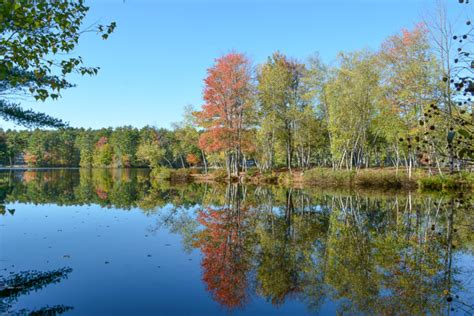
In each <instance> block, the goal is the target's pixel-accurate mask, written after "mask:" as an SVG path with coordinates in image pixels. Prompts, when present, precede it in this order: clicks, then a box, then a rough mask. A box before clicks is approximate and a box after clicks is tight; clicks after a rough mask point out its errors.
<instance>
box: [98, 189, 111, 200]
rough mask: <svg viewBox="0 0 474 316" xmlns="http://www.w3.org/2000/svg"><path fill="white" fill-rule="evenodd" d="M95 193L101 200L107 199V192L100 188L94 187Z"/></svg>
mask: <svg viewBox="0 0 474 316" xmlns="http://www.w3.org/2000/svg"><path fill="white" fill-rule="evenodd" d="M95 193H96V194H97V196H98V197H99V199H101V200H107V197H108V195H107V192H106V191H105V190H103V189H101V188H97V189H95Z"/></svg>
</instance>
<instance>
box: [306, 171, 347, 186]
mask: <svg viewBox="0 0 474 316" xmlns="http://www.w3.org/2000/svg"><path fill="white" fill-rule="evenodd" d="M354 176H355V171H350V170H333V169H330V168H314V169H311V170H307V171H305V173H304V174H303V181H304V182H305V183H307V184H314V185H329V186H343V185H345V186H351V185H352V183H353V180H354Z"/></svg>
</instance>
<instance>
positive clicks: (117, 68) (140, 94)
mask: <svg viewBox="0 0 474 316" xmlns="http://www.w3.org/2000/svg"><path fill="white" fill-rule="evenodd" d="M447 2H448V3H449V6H448V7H449V8H453V9H454V10H455V9H457V7H458V6H459V4H458V1H457V0H447ZM86 3H87V4H88V5H89V6H90V7H91V9H90V11H89V15H88V18H87V21H86V24H85V25H88V24H91V23H94V22H99V23H103V24H106V23H108V22H110V21H116V22H117V29H116V31H115V32H114V34H112V35H111V37H110V39H109V40H107V41H102V40H100V39H99V38H98V37H97V36H94V34H85V35H84V37H83V38H82V39H81V42H80V44H79V47H78V50H77V51H78V53H79V55H81V56H82V57H83V58H84V60H85V63H86V65H90V66H100V67H101V70H100V72H99V74H98V76H96V77H75V76H74V77H71V80H72V81H73V82H75V83H76V84H77V87H75V88H71V89H68V90H66V91H64V92H63V93H62V98H60V99H59V100H58V101H47V102H44V103H35V102H33V101H26V102H25V101H24V102H23V104H24V106H26V107H32V108H34V109H36V110H39V111H43V112H46V113H48V114H50V115H53V116H57V117H60V118H62V119H64V120H65V121H67V122H69V123H70V125H71V126H73V127H92V128H100V127H108V126H113V127H115V126H121V125H132V126H136V127H142V126H144V125H154V126H158V127H169V126H170V124H171V123H172V122H176V121H179V120H180V119H181V114H182V110H183V107H184V106H185V105H187V104H192V105H194V106H195V107H199V106H201V104H202V99H201V92H202V88H203V78H204V77H205V75H206V69H207V68H208V67H210V66H211V65H212V63H213V60H214V59H215V58H216V57H218V56H220V55H222V54H225V53H227V52H229V51H231V50H235V51H238V52H244V53H246V54H247V56H248V57H249V58H250V59H251V60H252V61H253V62H254V63H255V64H257V63H261V62H264V61H265V60H266V58H267V57H268V56H269V55H271V54H272V53H273V52H274V51H276V50H279V51H281V52H283V53H285V54H287V55H289V56H292V57H295V58H297V59H299V60H301V61H304V60H305V58H307V57H308V56H309V55H311V54H313V53H315V52H319V54H320V56H321V57H322V59H323V60H324V61H325V62H328V63H330V62H331V61H333V60H334V58H335V57H336V55H337V53H338V52H339V51H350V50H356V49H363V48H368V49H371V50H376V49H378V47H379V46H380V44H381V42H382V41H383V40H384V39H385V38H386V37H387V36H389V35H392V34H394V33H396V32H398V31H399V30H400V29H401V28H403V27H406V28H410V27H412V26H413V25H414V24H415V23H417V22H419V21H420V20H421V19H422V17H423V12H424V11H426V10H429V9H432V8H433V7H434V4H435V0H167V1H165V0H125V1H123V0H95V1H92V0H89V1H86ZM0 126H3V127H4V128H10V127H12V126H13V125H11V124H8V123H5V122H1V121H0Z"/></svg>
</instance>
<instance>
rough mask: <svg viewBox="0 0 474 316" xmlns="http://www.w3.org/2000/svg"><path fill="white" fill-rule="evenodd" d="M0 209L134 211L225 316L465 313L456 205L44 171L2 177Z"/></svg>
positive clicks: (412, 197) (469, 238)
mask: <svg viewBox="0 0 474 316" xmlns="http://www.w3.org/2000/svg"><path fill="white" fill-rule="evenodd" d="M0 199H1V200H3V201H4V202H5V203H11V202H17V201H19V202H23V203H34V204H44V203H54V204H58V205H87V204H99V205H101V206H103V207H107V208H119V209H123V210H129V209H131V208H140V209H141V210H142V211H143V212H145V213H147V214H149V215H151V216H156V218H157V221H156V225H155V226H154V227H152V228H150V230H160V229H168V230H169V231H171V232H174V233H178V234H180V235H181V236H182V241H183V246H184V249H185V250H187V251H190V250H192V249H199V250H200V252H201V254H202V261H201V263H200V264H201V273H202V282H203V283H204V284H205V287H206V289H207V291H208V292H209V293H210V295H211V297H212V299H213V300H214V301H215V302H217V303H219V304H220V305H222V306H224V307H225V308H227V309H229V310H245V307H246V306H247V305H248V304H252V297H254V296H258V297H262V298H264V299H265V300H267V301H268V302H271V303H272V304H273V305H275V306H281V305H283V304H285V303H286V302H288V301H293V300H296V301H300V302H302V303H304V304H305V305H306V306H307V308H308V310H309V311H312V312H315V313H317V312H318V311H320V309H321V308H322V306H323V305H324V304H332V305H334V306H335V310H337V312H339V313H342V314H356V313H364V314H372V315H373V314H384V315H386V314H388V315H391V314H410V315H418V314H446V313H450V312H451V311H454V312H458V313H461V314H473V313H474V307H473V306H472V302H473V301H474V288H473V284H472V280H473V278H474V274H473V269H474V267H473V265H472V261H470V260H472V259H473V258H474V234H473V232H474V218H473V217H474V215H473V213H472V206H473V199H472V196H470V195H466V194H458V195H456V196H441V195H440V196H436V195H421V194H417V193H414V192H399V193H397V194H389V195H387V194H383V193H373V192H372V193H348V192H331V193H328V192H319V191H312V190H301V189H292V188H281V187H251V186H246V185H241V184H231V185H210V184H192V185H181V186H171V185H170V184H169V183H166V182H153V181H150V179H149V177H148V174H147V172H146V171H143V170H94V171H90V170H80V171H79V170H77V171H70V170H69V171H67V170H56V171H49V172H38V171H27V172H22V173H13V174H3V179H2V182H1V184H0ZM164 206H169V207H164ZM2 212H3V213H5V207H4V208H3V209H2ZM466 258H467V259H466ZM461 259H463V260H461ZM466 262H468V263H467V264H466Z"/></svg>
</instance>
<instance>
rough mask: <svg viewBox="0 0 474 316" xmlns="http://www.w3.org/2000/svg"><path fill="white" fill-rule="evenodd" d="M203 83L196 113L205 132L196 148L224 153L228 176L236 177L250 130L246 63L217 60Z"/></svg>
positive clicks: (233, 56) (235, 58)
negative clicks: (201, 99)
mask: <svg viewBox="0 0 474 316" xmlns="http://www.w3.org/2000/svg"><path fill="white" fill-rule="evenodd" d="M207 73H208V75H207V78H206V79H205V80H204V82H205V88H204V100H205V104H204V105H203V107H202V111H200V112H197V113H196V117H197V119H198V122H199V124H200V125H201V126H202V127H203V128H204V129H205V131H204V133H203V134H202V135H201V137H200V139H199V147H200V148H201V149H202V150H204V151H208V152H221V151H224V152H225V157H226V167H227V173H228V176H229V177H230V176H231V175H238V173H239V170H240V166H241V163H242V150H243V147H244V146H245V144H244V139H245V137H244V135H245V131H246V130H248V129H249V128H250V127H251V120H250V115H249V113H250V109H251V107H252V98H251V96H252V76H251V66H250V62H249V61H248V59H247V58H246V57H245V56H244V55H242V54H238V53H229V54H227V55H224V56H223V57H221V58H218V59H217V60H216V63H215V65H214V66H213V67H211V68H209V69H208V71H207Z"/></svg>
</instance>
